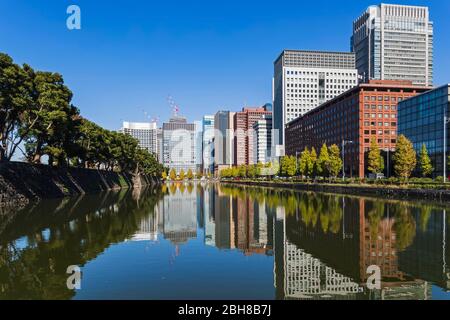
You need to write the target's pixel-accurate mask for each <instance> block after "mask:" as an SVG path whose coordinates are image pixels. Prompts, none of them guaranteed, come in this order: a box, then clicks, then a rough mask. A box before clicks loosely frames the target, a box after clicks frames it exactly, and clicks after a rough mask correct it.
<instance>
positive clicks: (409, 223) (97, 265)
mask: <svg viewBox="0 0 450 320" xmlns="http://www.w3.org/2000/svg"><path fill="white" fill-rule="evenodd" d="M447 209H448V208H447ZM448 210H449V211H448V213H447V211H446V206H445V205H442V204H438V203H434V204H433V203H418V202H399V201H387V200H380V199H374V198H362V197H344V196H336V195H325V194H315V193H296V192H290V191H280V190H272V189H258V188H243V187H242V188H237V187H230V186H224V185H213V184H205V185H200V184H198V185H194V184H190V185H187V184H186V185H185V184H183V185H168V186H163V187H162V188H161V189H158V190H141V191H137V190H134V191H122V192H119V193H107V194H102V195H96V196H84V197H80V198H73V199H64V200H52V201H43V202H40V203H38V204H33V205H30V206H28V207H27V208H25V209H23V210H18V211H17V210H16V211H8V210H5V209H3V211H1V212H0V299H386V300H390V299H420V300H423V299H450V294H449V290H450V267H449V265H448V263H449V262H450V249H449V248H448V247H449V245H450V237H449V232H448V228H449V227H450V209H448ZM69 265H78V266H80V267H81V270H82V281H81V289H80V290H76V291H73V290H69V289H68V288H67V285H66V280H67V277H68V276H69V275H68V274H66V270H67V267H68V266H69ZM370 266H378V267H379V268H380V270H381V278H382V281H381V289H369V288H368V287H367V282H368V278H369V277H370V275H371V273H368V272H367V271H368V268H369V267H370Z"/></svg>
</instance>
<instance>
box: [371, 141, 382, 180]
mask: <svg viewBox="0 0 450 320" xmlns="http://www.w3.org/2000/svg"><path fill="white" fill-rule="evenodd" d="M368 170H369V171H370V172H371V173H374V174H377V173H382V172H383V171H384V159H383V157H382V156H381V151H380V148H379V147H378V143H377V140H376V139H375V138H372V140H371V141H370V150H369V155H368Z"/></svg>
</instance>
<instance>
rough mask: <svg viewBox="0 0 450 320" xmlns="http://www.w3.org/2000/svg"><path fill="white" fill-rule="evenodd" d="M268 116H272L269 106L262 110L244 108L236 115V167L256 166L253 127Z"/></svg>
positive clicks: (263, 107) (261, 108)
mask: <svg viewBox="0 0 450 320" xmlns="http://www.w3.org/2000/svg"><path fill="white" fill-rule="evenodd" d="M266 116H272V111H271V110H269V108H268V105H265V106H262V107H260V108H243V109H242V111H241V112H236V113H235V114H234V130H235V134H234V162H233V163H234V165H236V166H239V165H249V164H255V163H256V160H255V159H254V158H253V155H254V145H253V142H254V131H253V125H254V124H255V123H256V122H257V121H258V120H261V119H263V118H264V117H266Z"/></svg>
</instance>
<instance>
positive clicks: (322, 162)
mask: <svg viewBox="0 0 450 320" xmlns="http://www.w3.org/2000/svg"><path fill="white" fill-rule="evenodd" d="M329 163H330V155H329V154H328V147H327V145H326V144H325V143H324V144H323V146H322V149H320V155H319V159H318V160H317V174H318V175H320V176H322V177H326V176H327V175H328V174H329V171H328V168H329Z"/></svg>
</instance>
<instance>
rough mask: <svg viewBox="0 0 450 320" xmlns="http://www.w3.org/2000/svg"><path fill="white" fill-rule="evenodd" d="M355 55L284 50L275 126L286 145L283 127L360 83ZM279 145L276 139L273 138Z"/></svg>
mask: <svg viewBox="0 0 450 320" xmlns="http://www.w3.org/2000/svg"><path fill="white" fill-rule="evenodd" d="M357 81H358V73H357V71H356V69H355V54H354V53H349V52H321V51H300V50H285V51H283V52H282V53H281V55H280V56H279V57H278V58H277V60H276V61H275V71H274V82H273V100H274V102H273V103H274V104H273V107H274V110H273V128H274V129H275V130H277V131H275V132H274V133H277V132H278V139H277V140H278V142H279V144H280V145H284V127H285V125H286V124H287V123H289V122H291V121H292V120H294V119H296V118H298V117H300V116H302V115H304V114H305V113H307V112H309V111H311V110H313V109H314V108H316V107H318V106H319V105H321V104H322V103H325V102H326V101H328V100H330V99H333V98H334V97H336V96H338V95H340V94H341V93H343V92H345V91H347V90H349V89H351V88H353V87H354V86H356V85H357ZM274 144H277V141H274Z"/></svg>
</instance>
